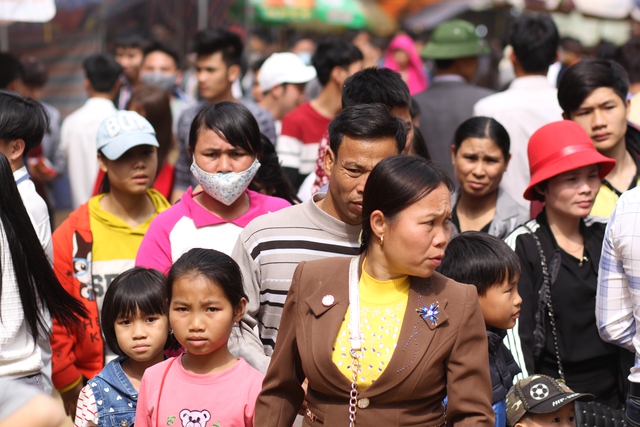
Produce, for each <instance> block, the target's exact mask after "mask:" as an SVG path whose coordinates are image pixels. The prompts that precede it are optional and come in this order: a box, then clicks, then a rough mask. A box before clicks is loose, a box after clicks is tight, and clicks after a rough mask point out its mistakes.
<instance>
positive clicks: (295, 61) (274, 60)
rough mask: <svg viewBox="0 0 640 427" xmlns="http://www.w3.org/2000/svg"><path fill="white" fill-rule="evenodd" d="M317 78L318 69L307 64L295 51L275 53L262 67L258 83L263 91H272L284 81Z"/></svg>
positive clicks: (303, 80)
mask: <svg viewBox="0 0 640 427" xmlns="http://www.w3.org/2000/svg"><path fill="white" fill-rule="evenodd" d="M315 78H316V69H315V68H314V67H312V66H309V65H305V64H304V62H302V59H300V57H299V56H298V55H296V54H294V53H290V52H283V53H274V54H273V55H271V56H270V57H269V58H267V60H266V61H264V64H262V67H260V74H258V84H260V87H261V88H262V90H263V91H265V92H267V91H270V90H271V89H272V88H273V87H274V86H278V85H281V84H283V83H307V82H310V81H311V80H313V79H315Z"/></svg>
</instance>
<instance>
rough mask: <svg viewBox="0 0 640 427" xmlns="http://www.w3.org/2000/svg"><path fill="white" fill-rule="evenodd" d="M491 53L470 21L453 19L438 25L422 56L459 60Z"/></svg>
mask: <svg viewBox="0 0 640 427" xmlns="http://www.w3.org/2000/svg"><path fill="white" fill-rule="evenodd" d="M488 53H489V47H488V46H487V45H486V44H485V42H484V40H482V38H480V37H478V35H477V34H476V29H475V27H474V26H473V24H472V23H471V22H469V21H464V20H462V19H453V20H451V21H447V22H443V23H442V24H440V25H438V27H437V28H436V30H435V31H434V32H433V36H432V37H431V40H430V41H429V43H427V45H426V46H425V47H424V49H422V52H420V56H422V57H423V58H427V59H457V58H467V57H470V56H480V55H486V54H488Z"/></svg>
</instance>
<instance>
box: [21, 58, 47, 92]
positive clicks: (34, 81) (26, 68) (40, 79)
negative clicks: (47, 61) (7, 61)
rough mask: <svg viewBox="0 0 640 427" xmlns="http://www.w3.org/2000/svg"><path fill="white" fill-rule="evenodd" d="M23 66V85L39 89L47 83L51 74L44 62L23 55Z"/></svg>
mask: <svg viewBox="0 0 640 427" xmlns="http://www.w3.org/2000/svg"><path fill="white" fill-rule="evenodd" d="M20 64H21V65H22V72H23V74H22V83H23V84H24V85H26V86H29V87H34V88H39V87H43V86H44V85H45V83H47V79H48V78H49V74H48V73H47V68H46V67H45V66H44V64H43V63H42V61H40V60H39V59H38V58H36V57H35V56H33V55H23V56H21V57H20Z"/></svg>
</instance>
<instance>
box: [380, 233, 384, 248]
mask: <svg viewBox="0 0 640 427" xmlns="http://www.w3.org/2000/svg"><path fill="white" fill-rule="evenodd" d="M383 243H384V235H382V236H380V246H382V245H383Z"/></svg>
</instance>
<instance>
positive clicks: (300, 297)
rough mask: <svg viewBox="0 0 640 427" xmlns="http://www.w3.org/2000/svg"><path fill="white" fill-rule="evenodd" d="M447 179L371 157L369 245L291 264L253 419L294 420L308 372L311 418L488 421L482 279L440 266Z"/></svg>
mask: <svg viewBox="0 0 640 427" xmlns="http://www.w3.org/2000/svg"><path fill="white" fill-rule="evenodd" d="M451 187H452V183H451V181H450V179H449V178H448V177H446V175H445V174H444V173H442V172H441V171H440V170H438V169H436V168H434V167H433V166H432V165H430V164H429V163H428V162H426V161H424V160H422V159H418V158H415V157H407V156H395V157H390V158H387V159H385V160H383V161H381V162H380V163H379V164H378V165H377V166H376V167H375V168H374V169H373V171H372V172H371V175H370V177H369V179H368V181H367V184H366V187H365V189H364V200H363V207H362V211H363V215H362V217H363V224H362V249H361V250H362V254H361V255H360V256H359V257H356V258H353V259H352V258H331V259H325V260H320V261H311V262H302V263H300V265H299V266H298V268H297V269H296V272H295V275H294V278H293V282H292V285H291V289H290V291H289V294H288V296H287V300H286V302H285V305H284V311H283V315H282V321H281V323H280V330H279V333H278V341H277V343H276V347H275V351H274V353H273V356H272V359H271V364H270V365H269V369H268V371H267V374H266V377H265V380H264V383H263V389H262V392H261V393H260V396H259V397H258V402H257V405H256V410H255V424H256V426H260V427H262V426H274V427H275V426H278V427H289V426H291V425H292V423H293V421H294V419H295V417H296V414H298V411H300V409H301V408H302V405H303V402H304V401H305V391H304V388H303V383H304V381H305V378H306V379H307V380H308V390H307V393H306V404H307V408H306V410H305V411H304V413H305V420H304V425H306V426H312V425H325V426H331V427H333V426H346V425H350V426H354V425H355V426H442V425H445V421H446V423H447V425H453V426H474V427H477V426H486V427H489V426H493V409H492V408H491V382H490V379H489V361H488V350H487V339H486V331H485V325H484V320H483V317H482V312H481V311H480V307H479V304H478V298H477V295H476V288H475V287H473V286H468V285H462V284H459V283H456V282H454V281H452V280H450V279H447V278H446V277H444V276H442V275H440V274H439V273H435V272H434V270H435V268H436V267H437V266H438V265H440V262H441V260H442V257H443V256H444V251H445V248H446V245H447V242H448V238H449V219H450V216H451V205H450V194H451ZM445 396H448V406H447V408H446V411H445V408H444V406H443V404H442V401H443V400H444V398H445Z"/></svg>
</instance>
